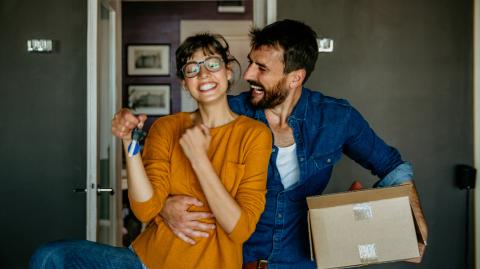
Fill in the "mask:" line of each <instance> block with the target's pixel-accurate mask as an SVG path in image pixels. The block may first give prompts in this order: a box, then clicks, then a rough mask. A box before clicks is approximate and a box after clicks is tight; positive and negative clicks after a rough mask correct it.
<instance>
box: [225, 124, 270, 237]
mask: <svg viewBox="0 0 480 269" xmlns="http://www.w3.org/2000/svg"><path fill="white" fill-rule="evenodd" d="M257 130H258V132H252V134H251V135H250V136H249V138H248V139H249V143H247V147H248V149H247V150H246V154H245V163H244V164H245V172H244V176H243V178H242V179H241V181H240V185H239V188H238V192H237V194H236V196H235V197H234V198H235V200H236V201H237V203H238V204H239V206H240V208H241V215H240V219H239V220H238V222H237V225H236V226H235V228H234V229H233V231H232V232H231V233H230V234H229V237H230V239H231V240H232V241H234V242H236V243H240V244H241V243H243V242H245V241H246V240H247V239H248V238H249V237H250V235H251V234H252V233H253V232H254V231H255V227H256V225H257V222H258V220H259V219H260V215H261V214H262V212H263V210H264V208H265V193H266V182H267V173H268V161H269V158H270V154H271V152H272V135H271V133H270V130H269V129H268V128H267V127H266V126H265V125H263V124H261V127H260V128H258V129H257Z"/></svg>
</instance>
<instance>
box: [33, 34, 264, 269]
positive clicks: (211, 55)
mask: <svg viewBox="0 0 480 269" xmlns="http://www.w3.org/2000/svg"><path fill="white" fill-rule="evenodd" d="M176 60H177V76H178V77H179V78H180V79H181V82H182V85H183V87H184V88H185V89H186V90H188V91H189V93H190V94H191V96H192V97H193V98H194V99H195V100H196V101H197V103H198V110H196V111H194V112H190V113H185V112H183V113H178V114H175V115H171V116H166V117H162V118H160V119H158V120H157V121H156V122H155V123H154V124H153V125H152V127H151V128H150V130H149V134H148V137H147V139H146V141H145V147H144V150H143V156H142V157H140V156H139V155H134V156H133V157H128V154H126V155H127V157H126V159H127V161H126V162H127V177H128V188H129V189H128V193H129V198H130V204H131V207H132V210H133V212H134V213H135V215H136V216H137V218H138V219H140V220H141V221H142V222H145V223H148V225H147V227H146V229H145V230H144V232H142V233H141V234H140V235H139V236H138V238H137V239H136V240H135V241H134V242H133V243H132V246H131V248H132V249H133V251H134V252H135V253H136V255H138V258H139V262H140V263H141V264H142V266H144V267H145V266H146V267H147V268H150V269H155V268H241V265H242V243H243V242H244V241H245V240H246V239H248V237H249V236H250V234H251V233H252V232H253V231H254V230H255V225H256V223H257V221H258V219H259V217H260V214H261V212H262V211H263V208H264V205H265V187H266V177H267V165H268V159H269V155H270V152H271V145H272V144H271V143H272V141H271V134H270V131H269V130H268V128H267V127H266V126H265V125H263V124H262V123H260V122H257V121H255V120H253V119H250V118H247V117H245V116H239V115H237V114H235V113H234V112H232V111H231V110H230V108H229V106H228V103H227V95H226V93H227V89H228V87H229V80H230V79H231V78H232V68H231V63H232V62H233V61H235V60H233V58H232V57H231V56H230V53H229V50H228V44H227V43H226V41H225V40H224V39H223V37H221V36H218V35H212V34H198V35H195V36H192V37H189V38H187V39H186V40H185V41H184V42H183V43H182V44H181V46H180V47H179V48H178V49H177V51H176ZM145 119H146V117H145V116H138V117H135V116H133V115H132V114H131V113H130V112H128V110H126V109H123V110H120V111H119V112H118V113H117V114H116V115H115V118H114V119H113V120H112V132H113V134H114V135H116V136H118V137H120V138H122V141H123V145H124V149H125V152H126V153H127V152H128V145H129V144H130V143H131V141H132V139H131V132H132V129H133V128H134V127H137V126H138V127H141V125H143V122H144V121H145ZM169 195H188V196H192V197H195V198H197V199H199V200H200V201H202V202H203V205H204V206H201V207H192V208H190V211H198V212H208V211H210V212H212V213H213V215H214V217H215V218H214V219H213V220H212V219H206V220H205V221H206V222H209V221H210V222H214V224H215V225H216V226H217V228H216V229H214V230H212V231H211V232H210V234H209V236H208V237H207V238H199V239H198V240H197V242H196V244H195V245H190V244H187V243H185V242H184V241H182V240H180V239H178V237H177V236H175V235H174V234H173V233H172V231H171V230H170V229H169V228H168V227H167V224H166V223H165V222H163V220H162V218H161V217H160V215H159V214H160V211H161V209H162V207H163V204H164V202H165V200H166V198H167V197H168V196H169ZM82 242H85V241H82ZM86 242H88V241H86ZM84 244H87V243H84ZM88 244H92V245H93V243H91V242H88ZM94 247H96V248H102V249H106V248H110V249H111V253H112V254H110V253H109V254H108V255H112V256H115V255H114V253H116V248H113V247H108V246H104V245H98V244H95V245H94V246H91V248H89V249H93V248H94ZM99 251H100V250H99ZM91 252H94V251H91ZM132 254H133V252H132ZM88 255H89V254H86V255H84V256H88ZM108 255H104V256H107V257H108ZM122 255H124V254H122ZM75 258H78V257H75ZM92 259H93V258H92ZM98 259H101V258H98ZM104 259H105V258H104ZM108 259H109V258H106V260H108ZM33 261H34V259H32V264H34V263H35V262H33ZM102 266H103V267H102V268H108V267H107V266H105V265H103V264H102ZM35 268H37V267H35ZM115 268H118V267H115ZM120 268H123V267H120Z"/></svg>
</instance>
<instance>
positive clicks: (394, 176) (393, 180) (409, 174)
mask: <svg viewBox="0 0 480 269" xmlns="http://www.w3.org/2000/svg"><path fill="white" fill-rule="evenodd" d="M412 178H413V167H412V164H411V163H409V162H404V163H402V164H400V165H399V166H397V168H395V169H393V171H392V172H390V173H388V175H387V176H385V177H384V178H383V179H380V180H379V181H377V182H376V183H375V184H374V185H373V187H375V188H377V187H380V188H381V187H388V186H395V185H399V184H402V183H404V182H406V181H409V180H411V179H412Z"/></svg>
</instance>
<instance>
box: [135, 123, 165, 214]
mask: <svg viewBox="0 0 480 269" xmlns="http://www.w3.org/2000/svg"><path fill="white" fill-rule="evenodd" d="M169 123H170V122H169V121H167V120H165V119H159V120H157V121H156V122H155V123H154V124H153V125H152V127H151V128H150V131H149V133H148V136H147V139H146V140H145V146H144V148H143V153H142V159H143V165H144V167H145V172H146V174H147V176H148V179H149V180H150V183H151V184H152V188H153V196H152V197H151V198H150V199H149V200H147V201H144V202H137V201H135V200H133V199H132V197H130V195H129V200H130V206H131V208H132V211H133V213H134V214H135V216H136V217H137V218H138V219H139V220H140V221H141V222H150V221H151V220H152V219H153V218H155V217H156V216H157V215H158V214H160V211H161V210H162V208H163V205H164V204H165V200H166V198H167V196H168V194H169V193H170V158H169V156H170V153H169V151H170V148H171V145H170V144H171V143H170V142H171V141H172V136H173V128H174V126H173V125H172V124H169Z"/></svg>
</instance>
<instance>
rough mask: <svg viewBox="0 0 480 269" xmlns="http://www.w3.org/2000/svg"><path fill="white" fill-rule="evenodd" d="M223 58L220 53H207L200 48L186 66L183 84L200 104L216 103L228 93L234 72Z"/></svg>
mask: <svg viewBox="0 0 480 269" xmlns="http://www.w3.org/2000/svg"><path fill="white" fill-rule="evenodd" d="M221 59H222V57H221V56H220V55H219V54H213V55H205V54H204V52H203V50H201V49H199V50H197V51H196V52H195V53H194V54H193V55H192V57H191V58H190V59H189V60H188V62H187V64H186V65H185V66H184V69H183V71H184V78H183V80H182V84H183V86H184V88H186V89H187V90H188V91H189V92H190V94H191V95H192V97H193V98H194V99H195V100H196V101H197V102H198V103H199V104H208V103H214V102H215V101H218V100H221V99H222V98H223V97H224V96H225V95H226V93H227V89H228V80H229V79H231V77H232V72H231V70H229V69H228V68H227V67H226V65H225V63H224V62H223V61H222V60H221ZM192 63H193V64H192ZM197 72H198V73H197ZM195 73H196V75H195ZM187 76H192V77H187Z"/></svg>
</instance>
